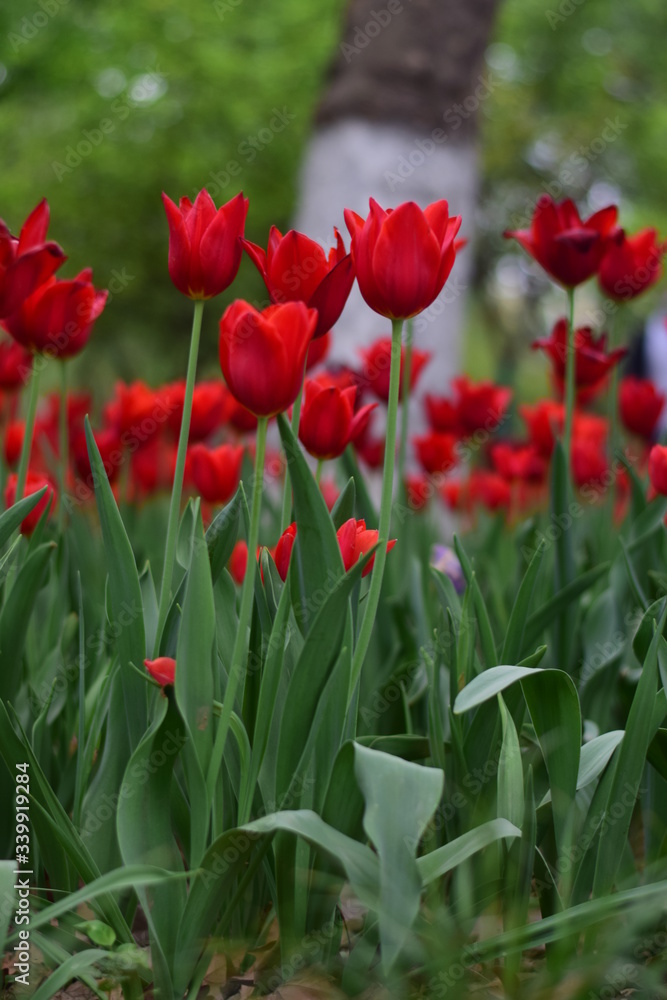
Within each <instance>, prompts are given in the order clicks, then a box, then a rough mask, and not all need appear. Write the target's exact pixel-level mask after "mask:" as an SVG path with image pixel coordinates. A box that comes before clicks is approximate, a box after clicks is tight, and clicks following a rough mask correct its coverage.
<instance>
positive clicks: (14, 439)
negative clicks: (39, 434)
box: [4, 420, 25, 469]
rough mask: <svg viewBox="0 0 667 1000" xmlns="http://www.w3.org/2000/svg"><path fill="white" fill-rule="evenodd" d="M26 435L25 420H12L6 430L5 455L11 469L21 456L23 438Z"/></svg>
mask: <svg viewBox="0 0 667 1000" xmlns="http://www.w3.org/2000/svg"><path fill="white" fill-rule="evenodd" d="M24 437H25V421H23V420H12V421H11V422H10V423H9V424H7V429H6V430H5V441H4V455H5V462H6V463H7V465H8V466H9V468H10V469H12V468H14V466H15V465H16V463H17V462H18V460H19V459H20V457H21V451H22V450H23V438H24Z"/></svg>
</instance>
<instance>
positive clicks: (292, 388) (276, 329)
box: [219, 299, 317, 417]
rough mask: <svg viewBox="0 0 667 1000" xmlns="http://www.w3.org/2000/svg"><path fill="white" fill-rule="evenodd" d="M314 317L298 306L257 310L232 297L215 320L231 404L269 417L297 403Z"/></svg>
mask: <svg viewBox="0 0 667 1000" xmlns="http://www.w3.org/2000/svg"><path fill="white" fill-rule="evenodd" d="M316 325H317V313H316V311H315V310H314V309H308V308H307V307H306V306H305V305H304V304H303V302H287V303H285V305H274V306H269V307H268V308H267V309H264V310H263V311H262V312H258V310H257V309H255V308H254V307H253V306H251V305H250V304H249V303H248V302H244V301H243V300H241V299H237V300H236V302H233V303H232V304H231V305H230V306H229V308H228V309H227V310H226V311H225V313H224V315H223V317H222V319H221V320H220V341H219V348H220V367H221V369H222V374H223V375H224V377H225V381H226V383H227V385H228V387H229V390H230V392H231V393H232V395H233V396H234V397H235V398H236V400H237V401H238V402H239V403H241V405H242V406H245V407H246V409H248V410H250V412H251V413H254V414H255V416H258V417H272V416H275V414H277V413H281V412H283V411H284V410H286V409H287V408H288V407H289V406H290V405H291V404H292V403H293V402H294V400H295V399H296V397H297V395H298V393H299V390H300V389H301V384H302V382H303V373H304V366H305V361H306V353H307V351H308V347H309V344H310V341H311V339H312V336H313V332H314V330H315V327H316Z"/></svg>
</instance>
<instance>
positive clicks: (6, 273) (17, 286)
mask: <svg viewBox="0 0 667 1000" xmlns="http://www.w3.org/2000/svg"><path fill="white" fill-rule="evenodd" d="M48 228H49V203H48V202H47V200H46V198H44V199H43V200H42V201H40V203H39V205H38V206H37V208H35V209H33V211H32V212H31V213H30V215H29V216H28V218H27V219H26V221H25V223H24V224H23V228H22V229H21V234H20V236H19V237H18V239H17V238H16V237H15V236H12V234H11V233H10V232H9V229H8V228H7V226H6V225H5V223H4V222H3V221H2V219H0V318H4V317H6V316H11V314H12V313H14V312H16V310H17V309H19V308H20V307H21V305H22V304H23V302H24V301H25V300H26V299H27V298H28V296H30V295H32V293H33V292H34V291H35V290H36V289H37V288H38V287H39V286H40V285H42V284H43V283H44V282H45V281H47V280H48V279H49V278H50V277H51V275H52V274H53V273H54V272H55V271H56V270H57V269H58V268H59V267H60V265H61V264H63V263H64V262H65V261H66V260H67V258H66V257H65V254H64V253H63V251H62V249H61V247H59V246H58V244H57V243H53V242H46V231H47V229H48Z"/></svg>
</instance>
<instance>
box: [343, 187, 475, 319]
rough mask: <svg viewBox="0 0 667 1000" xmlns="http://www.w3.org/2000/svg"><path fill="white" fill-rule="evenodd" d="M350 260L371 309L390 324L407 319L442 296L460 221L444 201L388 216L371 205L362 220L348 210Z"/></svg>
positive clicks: (412, 206) (408, 206)
mask: <svg viewBox="0 0 667 1000" xmlns="http://www.w3.org/2000/svg"><path fill="white" fill-rule="evenodd" d="M345 222H346V224H347V228H348V229H349V231H350V236H351V237H352V247H351V252H352V260H353V261H354V267H355V271H356V274H357V281H358V282H359V289H360V291H361V294H362V296H363V297H364V299H365V301H366V302H367V303H368V305H369V306H370V307H371V309H373V310H374V311H375V312H377V313H380V315H381V316H387V317H388V318H389V319H409V318H410V317H411V316H416V315H417V314H418V313H420V312H422V310H424V309H426V308H427V307H428V306H430V305H431V303H432V302H434V301H435V299H436V298H437V297H438V295H439V294H440V292H441V291H442V289H443V287H444V284H445V282H446V280H447V278H448V277H449V274H450V271H451V269H452V267H453V265H454V260H455V259H456V251H457V242H456V234H457V233H458V231H459V228H460V225H461V218H460V216H452V217H450V215H449V206H448V204H447V202H446V201H437V202H434V203H433V204H432V205H429V206H428V208H426V209H424V210H423V211H422V209H421V208H420V207H419V206H418V205H417V204H416V203H415V202H413V201H408V202H404V203H403V204H402V205H399V206H398V208H395V209H388V210H386V211H385V210H384V209H383V208H381V207H380V205H378V203H377V202H376V201H375V200H374V199H373V198H371V199H370V212H369V214H368V216H367V218H366V219H365V220H364V219H362V218H361V216H359V215H357V214H356V212H352V211H350V210H349V209H346V210H345Z"/></svg>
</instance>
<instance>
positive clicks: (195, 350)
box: [153, 299, 204, 657]
mask: <svg viewBox="0 0 667 1000" xmlns="http://www.w3.org/2000/svg"><path fill="white" fill-rule="evenodd" d="M194 305H195V308H194V314H193V317H192V334H191V336H190V355H189V357H188V372H187V377H186V380H185V397H184V399H183V416H182V417H181V433H180V435H179V438H178V451H177V453H176V470H175V472H174V483H173V486H172V489H171V503H170V504H169V520H168V522H167V542H166V546H165V552H164V569H163V570H162V584H161V586H160V601H159V604H158V619H157V631H156V633H155V648H154V650H153V656H154V657H156V656H159V650H160V642H161V641H162V632H163V629H164V625H165V622H166V620H167V613H168V611H169V596H170V593H171V580H172V576H173V574H174V559H175V556H176V539H177V537H178V524H179V519H180V511H181V494H182V492H183V473H184V471H185V456H186V453H187V450H188V439H189V437H190V419H191V417H192V397H193V394H194V389H195V377H196V374H197V356H198V354H199V337H200V334H201V319H202V313H203V311H204V300H203V299H197V300H195V304H194Z"/></svg>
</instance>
